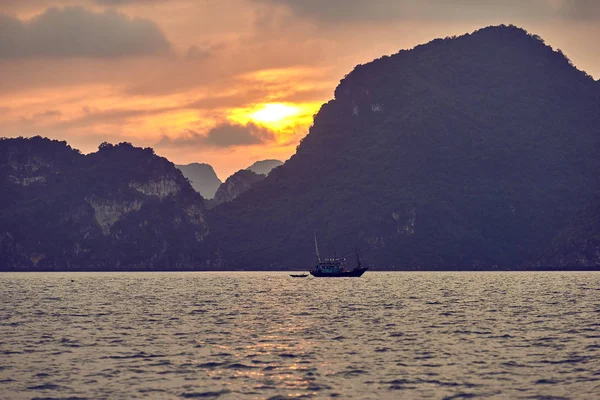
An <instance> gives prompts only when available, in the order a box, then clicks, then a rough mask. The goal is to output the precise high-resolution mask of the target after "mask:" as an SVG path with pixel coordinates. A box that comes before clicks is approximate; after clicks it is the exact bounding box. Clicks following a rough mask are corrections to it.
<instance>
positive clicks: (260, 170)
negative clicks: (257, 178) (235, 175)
mask: <svg viewBox="0 0 600 400" xmlns="http://www.w3.org/2000/svg"><path fill="white" fill-rule="evenodd" d="M280 165H283V162H281V161H279V160H262V161H257V162H255V163H254V164H252V165H251V166H249V167H248V168H246V169H247V170H250V171H252V172H254V173H256V174H260V175H269V173H270V172H271V170H272V169H273V168H276V167H279V166H280Z"/></svg>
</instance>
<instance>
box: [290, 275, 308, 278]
mask: <svg viewBox="0 0 600 400" xmlns="http://www.w3.org/2000/svg"><path fill="white" fill-rule="evenodd" d="M290 276H291V277H292V278H306V277H307V276H308V274H290Z"/></svg>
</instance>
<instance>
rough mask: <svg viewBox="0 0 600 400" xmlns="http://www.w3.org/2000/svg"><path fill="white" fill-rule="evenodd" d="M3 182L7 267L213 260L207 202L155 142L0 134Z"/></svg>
mask: <svg viewBox="0 0 600 400" xmlns="http://www.w3.org/2000/svg"><path fill="white" fill-rule="evenodd" d="M0 185H1V187H2V194H1V195H0V269H1V270H153V269H196V268H202V267H206V266H207V265H206V264H205V260H206V258H207V257H206V255H207V250H206V245H205V238H206V235H207V234H208V226H207V224H206V222H205V216H204V206H203V199H202V197H201V196H200V195H199V194H198V193H197V192H195V191H194V190H193V189H192V187H191V186H190V184H189V182H188V181H187V180H186V179H185V178H184V177H183V175H182V174H181V172H180V171H179V170H178V169H177V168H175V166H174V165H173V163H171V162H169V161H168V160H166V159H164V158H161V157H158V156H156V155H154V152H153V150H152V149H140V148H135V147H133V146H131V145H130V144H128V143H121V144H119V145H116V146H113V145H110V144H106V143H105V144H102V145H101V146H100V149H99V151H98V152H96V153H93V154H90V155H87V156H84V155H82V154H80V153H79V152H78V151H77V150H73V149H71V147H69V146H68V145H67V144H66V143H65V142H58V141H51V140H49V139H43V138H40V137H35V138H31V139H23V138H19V139H2V140H0Z"/></svg>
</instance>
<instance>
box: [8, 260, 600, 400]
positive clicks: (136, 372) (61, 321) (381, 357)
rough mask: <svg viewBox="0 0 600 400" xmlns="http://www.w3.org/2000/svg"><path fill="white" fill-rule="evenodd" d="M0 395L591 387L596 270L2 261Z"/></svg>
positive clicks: (573, 392)
mask: <svg viewBox="0 0 600 400" xmlns="http://www.w3.org/2000/svg"><path fill="white" fill-rule="evenodd" d="M0 398H1V399H3V400H4V399H47V400H49V399H70V400H75V399H138V398H140V399H141V398H144V399H147V398H149V399H216V398H218V399H293V398H316V399H330V398H340V399H479V398H481V399H599V398H600V273H593V272H592V273H587V272H539V273H534V272H372V271H368V272H367V273H365V275H363V277H361V278H337V279H334V278H312V277H308V278H292V277H290V275H289V273H284V272H181V273H180V272H172V273H145V272H138V273H3V274H0Z"/></svg>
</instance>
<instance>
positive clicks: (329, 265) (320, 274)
mask: <svg viewBox="0 0 600 400" xmlns="http://www.w3.org/2000/svg"><path fill="white" fill-rule="evenodd" d="M315 252H316V256H317V266H316V267H315V269H313V270H312V271H310V274H311V275H312V276H314V277H315V278H359V277H361V276H362V274H364V273H365V271H366V270H368V269H369V268H368V267H363V266H362V261H361V258H360V251H359V250H358V249H357V250H356V251H355V252H354V253H352V254H349V255H347V256H343V257H334V258H325V259H324V260H323V261H322V260H321V256H320V255H319V245H318V244H317V234H316V232H315ZM354 254H355V255H356V263H357V266H356V267H355V268H353V269H350V270H349V269H347V268H346V257H349V256H351V255H354Z"/></svg>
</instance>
